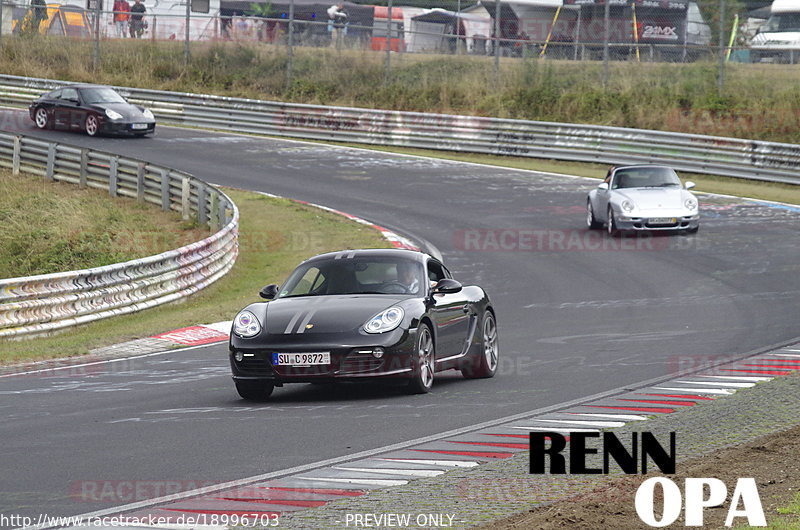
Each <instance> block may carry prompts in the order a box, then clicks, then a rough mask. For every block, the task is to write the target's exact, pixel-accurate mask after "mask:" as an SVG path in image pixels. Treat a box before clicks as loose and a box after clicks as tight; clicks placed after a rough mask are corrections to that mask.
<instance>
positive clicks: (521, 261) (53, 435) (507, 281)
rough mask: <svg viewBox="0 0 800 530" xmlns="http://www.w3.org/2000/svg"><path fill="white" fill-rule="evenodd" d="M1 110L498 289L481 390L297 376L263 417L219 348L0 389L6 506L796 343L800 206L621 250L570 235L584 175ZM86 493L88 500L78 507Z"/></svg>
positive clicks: (303, 454) (474, 418) (248, 472)
mask: <svg viewBox="0 0 800 530" xmlns="http://www.w3.org/2000/svg"><path fill="white" fill-rule="evenodd" d="M4 112H6V113H8V112H11V111H4ZM14 114H16V115H15V116H13V117H9V116H8V115H6V116H3V117H2V118H3V119H2V120H1V121H0V122H1V123H6V124H8V123H15V124H17V125H18V127H19V128H20V129H22V132H23V133H24V134H29V135H33V136H38V137H42V138H46V139H48V140H55V141H59V142H63V143H66V144H71V145H82V146H91V147H93V148H96V149H101V150H106V151H110V152H115V153H119V154H123V155H126V156H134V157H139V158H142V159H144V160H148V161H151V162H155V163H159V164H165V165H168V166H171V167H174V168H179V169H181V170H185V171H188V172H191V173H193V174H194V175H196V176H197V177H199V178H201V179H204V180H206V181H208V182H213V183H218V184H224V185H227V186H234V187H239V188H246V189H251V190H260V191H267V192H270V193H274V194H278V195H282V196H286V197H291V198H296V199H301V200H305V201H310V202H314V203H319V204H324V205H326V206H330V207H333V208H336V209H339V210H343V211H345V212H348V213H352V214H354V215H358V216H360V217H363V218H366V219H369V220H370V221H373V222H375V223H377V224H380V225H382V226H386V227H388V228H393V229H396V230H397V231H399V232H400V233H404V234H409V235H412V236H417V237H420V238H423V239H425V240H427V241H429V242H430V243H431V244H432V245H434V246H435V247H437V248H438V249H439V250H440V251H441V252H442V255H443V256H444V259H445V262H446V263H447V264H448V265H449V267H450V268H451V270H452V271H453V273H454V275H455V276H456V278H458V279H460V280H461V281H462V282H464V283H478V284H480V285H482V286H484V287H485V288H486V289H487V291H488V292H489V294H490V296H491V297H492V298H493V301H494V303H495V306H496V309H497V314H498V321H499V327H500V343H501V364H500V370H499V374H498V376H497V377H495V378H494V379H490V380H472V381H468V380H464V379H462V378H461V376H460V375H459V374H457V373H456V372H450V373H446V374H442V375H440V377H439V378H438V379H437V382H436V384H435V386H434V390H433V392H432V393H431V394H428V395H423V396H408V395H405V394H403V393H402V392H401V391H400V390H398V389H396V388H388V389H387V388H383V387H381V386H377V385H369V384H367V385H360V386H355V385H342V386H339V387H327V386H322V387H320V386H312V385H294V386H286V387H284V388H279V389H276V391H275V393H274V394H273V399H272V401H271V402H270V403H268V404H256V405H253V404H248V403H246V402H244V401H242V400H240V399H239V398H238V396H237V394H236V392H235V390H234V387H233V384H232V381H231V380H230V374H229V368H228V361H227V358H226V350H227V347H226V345H224V344H222V345H219V344H217V345H212V346H208V347H201V348H196V349H191V350H188V351H179V352H174V353H169V354H164V355H157V356H151V357H147V358H140V359H134V360H128V361H122V362H117V363H111V364H107V365H98V366H94V367H88V368H85V369H76V370H72V371H70V370H67V371H64V372H53V373H45V374H32V375H28V376H16V377H6V378H0V396H1V397H0V414H2V416H0V417H2V420H3V421H2V422H0V439H2V446H3V447H2V451H0V469H2V473H0V512H4V513H16V514H22V515H31V516H36V515H38V514H41V513H43V512H44V513H48V514H50V515H74V514H81V513H87V512H93V511H95V510H100V509H103V508H107V507H112V506H116V505H122V504H126V503H127V502H131V501H133V500H138V499H136V498H133V497H134V495H133V494H132V493H131V491H130V490H129V489H125V488H117V490H118V491H117V493H114V492H112V491H111V490H107V491H106V494H104V495H102V494H100V493H102V492H99V490H97V489H96V488H97V487H98V485H100V484H117V485H120V484H127V483H133V482H134V481H154V482H153V483H158V484H166V483H173V484H175V483H180V484H184V485H185V484H187V483H191V482H196V483H197V484H198V485H202V484H204V483H210V482H222V481H227V480H233V479H237V478H242V477H248V476H252V475H257V474H262V473H267V472H270V471H276V470H281V469H285V468H289V467H292V466H297V465H301V464H308V463H313V462H316V461H319V460H323V459H327V458H332V457H336V456H341V455H347V454H351V453H354V452H357V451H362V450H367V449H373V448H378V447H382V446H384V445H388V444H393V443H396V442H401V441H404V440H410V439H414V438H418V437H421V436H425V435H432V434H436V433H439V432H442V431H445V430H448V429H454V428H458V427H463V426H468V425H472V424H475V423H478V422H482V421H488V420H493V419H496V418H500V417H503V416H508V415H511V414H515V413H520V412H524V411H528V410H532V409H536V408H540V407H544V406H548V405H553V404H557V403H561V402H565V401H568V400H572V399H577V398H580V397H583V396H587V395H590V394H594V393H598V392H602V391H605V390H609V389H613V388H618V387H622V386H625V385H634V384H636V383H637V382H640V381H644V380H647V379H651V378H655V377H661V376H667V375H668V374H670V373H672V372H674V371H676V370H678V369H680V368H686V367H687V366H689V365H692V363H700V362H703V361H707V360H710V359H723V358H727V357H732V356H736V355H741V354H743V353H745V352H748V351H751V350H754V349H757V348H761V347H765V346H768V345H771V344H775V343H779V342H783V341H788V340H790V339H792V338H794V337H796V336H797V335H798V328H797V299H798V295H800V282H798V280H797V278H798V277H800V276H799V273H800V245H798V233H800V208H792V207H781V206H776V205H766V204H762V203H755V202H749V201H744V200H740V199H732V198H724V197H707V196H702V197H701V209H702V211H703V213H704V216H703V219H702V222H701V228H700V232H699V233H698V234H697V235H696V236H670V237H655V238H642V239H633V240H628V239H626V240H623V241H622V242H621V241H620V240H609V239H608V238H607V237H605V235H604V234H602V233H601V232H599V233H594V232H592V233H590V232H588V231H587V230H586V229H585V226H584V217H585V213H584V205H585V197H586V193H587V192H588V191H589V190H590V189H591V187H592V186H594V185H596V182H592V181H588V180H585V179H577V178H567V177H559V176H553V175H543V174H537V173H531V172H524V171H517V170H506V169H500V168H492V167H483V166H477V165H467V164H459V163H455V162H447V161H438V160H428V159H421V158H411V157H403V156H395V155H389V154H379V153H375V152H369V151H364V150H353V149H344V148H338V147H331V146H324V145H314V144H305V143H297V142H286V141H280V140H273V139H260V138H254V137H246V136H227V135H223V134H220V133H213V132H202V131H197V130H187V129H175V128H167V127H160V128H159V129H158V131H157V133H156V136H155V137H154V138H145V139H115V138H100V139H91V138H88V137H86V136H84V135H79V134H68V133H56V132H50V131H46V132H42V131H38V130H36V129H34V128H33V126H32V123H30V122H29V121H28V120H27V119H26V118H20V117H19V115H21V114H22V113H18V112H15V113H14ZM268 229H269V227H265V230H268ZM304 236H308V237H313V234H305V235H304ZM301 240H302V238H301ZM282 280H283V278H266V277H265V278H264V281H263V284H264V285H265V284H268V283H273V282H275V283H280V282H281V281H282ZM261 287H262V285H253V299H254V300H256V299H257V298H258V297H257V293H258V290H259V289H260V288H261ZM232 317H233V315H231V318H232ZM33 345H34V343H32V346H33ZM100 481H110V482H108V483H106V482H100ZM92 488H95V489H94V491H95V492H96V493H98V495H97V499H98V500H97V501H96V502H90V501H87V500H85V499H81V498H80V496H81V493H87V490H92ZM112 489H113V488H112ZM126 493H127V494H130V495H131V497H132V498H125V495H126ZM152 493H155V494H163V493H164V491H160V492H158V491H152Z"/></svg>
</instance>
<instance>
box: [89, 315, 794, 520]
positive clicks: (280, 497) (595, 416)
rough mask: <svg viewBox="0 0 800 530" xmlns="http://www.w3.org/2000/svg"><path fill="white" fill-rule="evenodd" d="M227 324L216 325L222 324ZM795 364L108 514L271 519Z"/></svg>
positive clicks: (724, 391) (614, 422)
mask: <svg viewBox="0 0 800 530" xmlns="http://www.w3.org/2000/svg"><path fill="white" fill-rule="evenodd" d="M221 324H222V323H220V325H215V327H222V326H221ZM208 329H211V328H208ZM198 333H199V334H198V340H203V339H201V338H199V337H200V335H202V334H204V333H205V331H203V332H198ZM179 337H181V338H182V337H183V335H179ZM797 370H800V343H797V344H793V345H791V346H785V347H781V348H777V349H775V350H773V351H769V352H767V353H761V354H757V355H754V356H751V357H748V358H745V359H741V360H738V361H735V362H730V363H727V364H722V365H718V366H715V367H713V368H712V369H709V370H706V371H700V372H698V373H693V374H687V375H679V376H677V377H675V378H673V379H668V380H665V381H660V382H657V383H653V384H649V385H647V386H644V387H642V388H638V389H635V390H626V391H623V392H619V393H614V394H612V393H606V394H605V395H602V396H600V397H595V398H588V399H586V400H584V401H577V402H573V403H572V404H570V405H567V406H564V407H563V408H560V409H558V408H556V407H551V408H550V409H548V410H547V411H545V412H541V413H539V414H536V413H528V415H527V416H526V415H524V414H522V415H516V416H514V417H512V419H509V420H508V421H506V420H499V421H497V422H495V423H487V424H483V425H482V426H476V427H473V428H465V429H461V430H458V431H451V432H450V433H445V434H444V435H439V437H438V438H437V437H436V436H433V437H428V438H426V439H422V440H417V441H412V442H409V443H407V444H396V445H395V446H392V447H389V448H384V449H376V450H373V451H368V452H364V453H361V454H359V455H352V456H351V457H342V458H339V459H336V460H335V461H328V462H321V463H317V464H311V465H307V466H302V467H301V468H295V469H294V470H286V471H283V472H276V473H270V474H267V475H262V476H258V477H251V478H250V479H242V480H240V481H236V482H235V483H228V484H221V485H217V486H213V487H210V488H204V489H201V490H194V491H186V492H182V493H180V494H177V495H173V496H171V497H169V498H161V499H153V500H149V501H143V502H140V503H137V504H135V505H128V506H121V507H118V508H116V509H114V510H107V511H104V512H102V515H108V514H112V513H113V514H114V515H119V516H121V517H126V518H128V519H130V520H137V521H147V520H150V521H153V520H156V521H160V522H162V523H163V524H158V525H145V526H147V527H152V528H181V529H182V528H192V527H197V525H196V524H193V525H188V524H183V522H185V521H189V520H194V521H197V520H198V519H197V518H198V517H199V516H204V517H207V518H208V517H214V516H216V517H218V518H223V517H226V518H232V517H235V516H238V517H240V518H241V517H249V518H261V520H266V518H269V517H280V516H281V515H282V514H288V513H291V512H296V511H298V510H306V509H309V508H316V507H319V506H323V505H325V504H327V503H330V502H334V501H336V500H340V499H343V498H347V497H358V496H362V495H366V494H368V493H369V491H371V490H374V489H379V488H387V487H393V486H402V485H406V484H408V483H409V482H411V481H414V480H418V479H421V478H428V477H435V476H438V475H441V474H444V473H446V472H447V471H450V470H453V469H458V468H470V467H477V466H480V465H481V464H484V463H487V462H491V461H494V460H497V459H505V458H511V457H512V456H514V455H516V454H518V453H521V452H526V451H528V450H529V444H528V440H529V435H528V433H529V432H531V431H551V432H562V433H569V432H599V431H600V430H602V429H610V428H617V427H622V426H624V425H626V424H627V423H630V422H637V423H638V422H644V421H646V420H647V419H648V418H650V417H654V416H658V415H663V414H674V413H676V412H679V411H680V410H685V409H689V408H691V407H695V406H702V405H703V403H707V402H709V401H713V400H715V399H719V398H724V397H725V396H728V395H731V394H733V393H735V392H736V391H738V390H741V389H743V388H749V387H752V386H755V385H756V384H758V383H761V382H765V381H769V380H771V379H773V378H775V377H779V376H783V375H789V374H791V373H793V372H794V371H797ZM98 513H100V512H98ZM90 515H92V514H90ZM193 518H194V519H193ZM139 526H141V525H139Z"/></svg>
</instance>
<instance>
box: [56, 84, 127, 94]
mask: <svg viewBox="0 0 800 530" xmlns="http://www.w3.org/2000/svg"><path fill="white" fill-rule="evenodd" d="M61 88H111V90H114V89H113V88H112V87H110V86H108V85H92V84H88V83H80V84H77V85H66V86H63V87H61ZM114 91H115V92H116V90H114Z"/></svg>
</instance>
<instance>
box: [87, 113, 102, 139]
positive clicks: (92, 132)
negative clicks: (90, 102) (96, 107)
mask: <svg viewBox="0 0 800 530" xmlns="http://www.w3.org/2000/svg"><path fill="white" fill-rule="evenodd" d="M99 130H100V122H99V121H98V120H97V116H95V115H94V114H89V115H88V116H87V117H86V134H88V135H89V136H97V131H99Z"/></svg>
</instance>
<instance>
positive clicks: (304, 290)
mask: <svg viewBox="0 0 800 530" xmlns="http://www.w3.org/2000/svg"><path fill="white" fill-rule="evenodd" d="M424 277H425V276H424V272H423V269H422V264H421V263H419V262H416V261H412V260H409V259H404V258H400V259H398V258H396V257H371V256H365V257H356V258H352V259H335V258H331V259H326V260H315V261H312V262H310V263H304V264H302V265H300V266H299V267H298V268H296V269H295V270H294V272H292V274H291V275H290V276H289V279H288V280H286V283H285V284H284V285H283V287H282V288H281V290H280V292H279V293H278V296H277V298H288V297H293V296H318V295H330V294H334V295H345V294H408V295H421V294H422V292H423V291H422V290H423V287H424V285H425V284H424V281H423V280H424Z"/></svg>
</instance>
